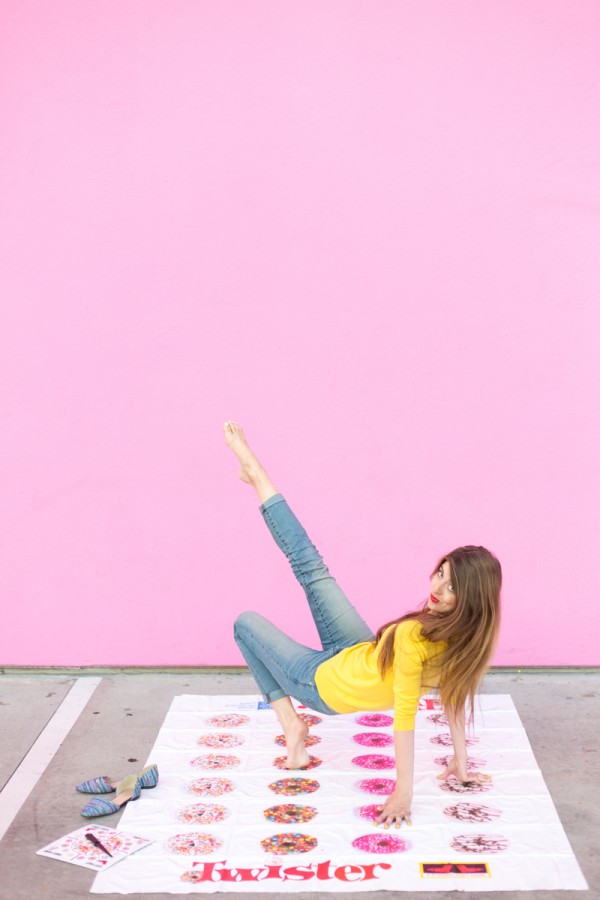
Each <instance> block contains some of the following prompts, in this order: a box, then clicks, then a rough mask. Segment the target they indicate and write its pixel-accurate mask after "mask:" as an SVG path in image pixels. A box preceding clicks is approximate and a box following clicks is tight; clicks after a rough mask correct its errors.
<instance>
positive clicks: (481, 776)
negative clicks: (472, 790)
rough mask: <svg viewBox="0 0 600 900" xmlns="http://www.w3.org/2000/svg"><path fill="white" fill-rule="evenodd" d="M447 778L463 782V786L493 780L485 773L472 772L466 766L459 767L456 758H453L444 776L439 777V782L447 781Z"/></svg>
mask: <svg viewBox="0 0 600 900" xmlns="http://www.w3.org/2000/svg"><path fill="white" fill-rule="evenodd" d="M447 778H456V780H457V781H462V783H463V784H469V783H471V784H472V783H475V784H483V783H484V782H486V781H491V780H492V776H491V775H486V774H485V773H484V772H470V771H468V770H467V768H466V766H465V767H463V766H459V764H458V763H457V761H456V759H455V758H454V757H452V759H451V760H450V765H449V766H448V767H447V768H446V769H445V770H444V771H443V772H442V774H441V775H438V776H437V779H438V781H446V779H447Z"/></svg>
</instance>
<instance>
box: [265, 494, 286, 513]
mask: <svg viewBox="0 0 600 900" xmlns="http://www.w3.org/2000/svg"><path fill="white" fill-rule="evenodd" d="M282 501H285V497H284V496H283V494H273V496H272V497H269V499H268V500H265V502H264V503H261V505H260V506H259V507H258V508H259V510H260V511H261V512H264V511H265V509H268V508H269V507H270V506H273V504H274V503H281V502H282Z"/></svg>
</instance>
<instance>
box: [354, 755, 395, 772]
mask: <svg viewBox="0 0 600 900" xmlns="http://www.w3.org/2000/svg"><path fill="white" fill-rule="evenodd" d="M352 763H353V764H354V765H355V766H360V768H361V769H395V768H396V760H395V759H394V758H393V757H392V756H384V755H383V754H382V753H368V754H366V755H365V756H355V757H354V759H353V760H352Z"/></svg>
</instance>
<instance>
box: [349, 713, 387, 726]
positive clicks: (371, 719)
mask: <svg viewBox="0 0 600 900" xmlns="http://www.w3.org/2000/svg"><path fill="white" fill-rule="evenodd" d="M354 721H355V722H356V724H357V725H366V726H367V728H385V726H386V725H393V724H394V719H393V718H392V716H386V715H385V714H384V713H367V715H364V716H359V717H358V718H357V719H355V720H354Z"/></svg>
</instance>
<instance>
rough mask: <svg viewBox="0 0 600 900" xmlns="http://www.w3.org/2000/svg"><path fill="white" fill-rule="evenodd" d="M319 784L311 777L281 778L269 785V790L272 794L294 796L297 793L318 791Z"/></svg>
mask: <svg viewBox="0 0 600 900" xmlns="http://www.w3.org/2000/svg"><path fill="white" fill-rule="evenodd" d="M320 787H321V785H320V784H319V782H318V781H314V780H313V779H312V778H281V779H280V780H279V781H274V782H273V783H272V784H270V785H269V790H271V791H273V793H274V794H285V795H286V796H288V797H295V796H297V795H298V794H312V793H314V791H318V790H319V788H320Z"/></svg>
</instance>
